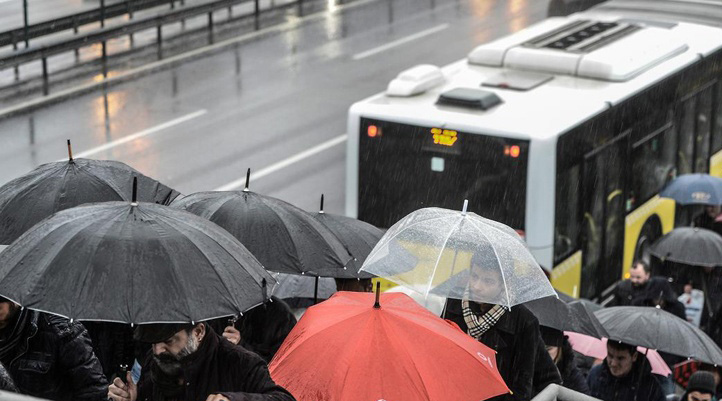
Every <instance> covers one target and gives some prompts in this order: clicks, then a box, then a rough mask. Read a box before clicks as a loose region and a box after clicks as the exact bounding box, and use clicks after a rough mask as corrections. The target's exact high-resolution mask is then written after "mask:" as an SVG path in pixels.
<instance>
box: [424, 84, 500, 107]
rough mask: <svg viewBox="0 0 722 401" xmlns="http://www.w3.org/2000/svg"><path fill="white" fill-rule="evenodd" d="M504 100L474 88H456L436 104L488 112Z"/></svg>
mask: <svg viewBox="0 0 722 401" xmlns="http://www.w3.org/2000/svg"><path fill="white" fill-rule="evenodd" d="M500 103H502V100H501V98H500V97H499V96H497V94H496V93H494V92H490V91H485V90H482V89H474V88H455V89H451V90H448V91H446V92H444V93H442V94H441V95H439V99H438V100H437V101H436V104H438V105H442V106H459V107H467V108H472V109H477V110H488V109H490V108H492V107H494V106H496V105H498V104H500Z"/></svg>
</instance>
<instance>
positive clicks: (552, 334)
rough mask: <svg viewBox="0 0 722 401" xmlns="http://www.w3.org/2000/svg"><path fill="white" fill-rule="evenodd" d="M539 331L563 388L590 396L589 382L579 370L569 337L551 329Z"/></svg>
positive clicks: (544, 327) (542, 327)
mask: <svg viewBox="0 0 722 401" xmlns="http://www.w3.org/2000/svg"><path fill="white" fill-rule="evenodd" d="M539 329H540V331H541V335H542V339H543V340H544V344H545V345H546V349H547V352H548V353H549V356H550V357H551V358H552V361H554V364H555V365H556V366H557V369H559V373H560V374H561V377H562V386H564V387H566V388H568V389H572V390H574V391H578V392H580V393H582V394H589V386H588V385H587V380H586V378H585V377H584V375H582V372H581V371H580V370H579V369H578V368H577V362H576V358H575V357H574V350H573V349H572V345H571V344H570V343H569V340H568V339H567V336H565V335H564V333H563V332H562V331H560V330H557V329H553V328H551V327H546V326H540V327H539Z"/></svg>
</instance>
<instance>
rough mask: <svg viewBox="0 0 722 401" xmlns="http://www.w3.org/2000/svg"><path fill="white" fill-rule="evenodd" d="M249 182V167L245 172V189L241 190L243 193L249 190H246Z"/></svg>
mask: <svg viewBox="0 0 722 401" xmlns="http://www.w3.org/2000/svg"><path fill="white" fill-rule="evenodd" d="M249 181H251V168H250V167H249V168H248V170H246V187H245V188H243V192H248V191H250V190H249V189H248V183H249Z"/></svg>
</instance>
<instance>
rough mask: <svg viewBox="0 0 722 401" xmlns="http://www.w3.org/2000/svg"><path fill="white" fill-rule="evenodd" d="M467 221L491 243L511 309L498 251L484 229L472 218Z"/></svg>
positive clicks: (509, 305)
mask: <svg viewBox="0 0 722 401" xmlns="http://www.w3.org/2000/svg"><path fill="white" fill-rule="evenodd" d="M469 221H471V223H472V225H473V226H475V227H476V229H477V230H478V231H479V233H480V234H481V235H483V236H484V238H486V240H487V242H489V245H491V250H492V251H494V256H496V262H497V264H498V265H499V273H501V280H502V281H503V282H504V293H505V294H506V303H507V306H508V307H509V309H511V306H512V305H511V300H510V299H509V287H507V285H506V276H505V275H504V269H502V267H501V259H499V253H498V252H497V251H496V247H495V246H494V243H493V242H492V241H491V240H490V239H489V237H488V236H487V235H486V233H484V230H482V229H481V228H480V227H479V226H477V225H476V224H474V221H473V220H471V219H470V220H469ZM492 228H494V227H492ZM499 231H501V230H499Z"/></svg>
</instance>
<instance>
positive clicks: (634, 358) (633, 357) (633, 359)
mask: <svg viewBox="0 0 722 401" xmlns="http://www.w3.org/2000/svg"><path fill="white" fill-rule="evenodd" d="M638 356H639V352H637V351H634V355H632V362H637V357H638Z"/></svg>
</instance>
